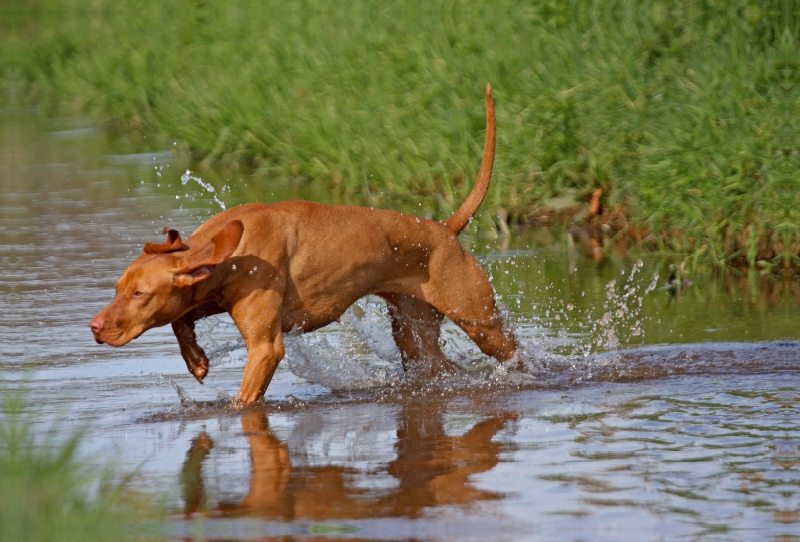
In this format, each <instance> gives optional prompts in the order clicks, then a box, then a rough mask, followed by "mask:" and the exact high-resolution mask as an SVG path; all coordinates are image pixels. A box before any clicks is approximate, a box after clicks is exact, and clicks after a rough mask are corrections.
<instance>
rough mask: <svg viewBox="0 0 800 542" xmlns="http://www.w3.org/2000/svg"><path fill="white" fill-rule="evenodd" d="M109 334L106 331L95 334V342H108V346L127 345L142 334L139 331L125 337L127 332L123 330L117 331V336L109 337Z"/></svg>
mask: <svg viewBox="0 0 800 542" xmlns="http://www.w3.org/2000/svg"><path fill="white" fill-rule="evenodd" d="M108 335H109V334H108V333H106V332H100V333H95V334H94V342H96V343H97V344H107V345H108V346H113V347H115V348H119V347H120V346H125V345H126V344H128V343H129V342H131V341H132V340H133V339H135V338H136V337H138V336H139V335H141V333H137V334H136V335H134V336H133V337H125V334H124V333H122V332H119V333H116V336H115V337H109V336H108Z"/></svg>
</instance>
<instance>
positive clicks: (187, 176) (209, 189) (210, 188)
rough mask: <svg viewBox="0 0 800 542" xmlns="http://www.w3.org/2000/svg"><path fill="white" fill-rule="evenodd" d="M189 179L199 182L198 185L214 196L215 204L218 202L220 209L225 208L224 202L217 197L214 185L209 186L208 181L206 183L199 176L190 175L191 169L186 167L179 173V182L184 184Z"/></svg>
mask: <svg viewBox="0 0 800 542" xmlns="http://www.w3.org/2000/svg"><path fill="white" fill-rule="evenodd" d="M189 181H194V182H196V183H197V184H199V185H200V186H202V187H203V188H205V189H206V192H208V193H210V194H211V195H212V197H213V198H214V201H216V202H217V204H219V206H220V207H221V208H222V210H223V211H224V210H225V208H226V207H225V203H224V202H223V201H222V200H221V199H219V196H218V195H217V191H216V190H214V187H213V186H211V184H210V183H207V182H205V181H203V179H201V178H199V177H195V176H194V175H192V171H191V170H189V169H187V170H186V173H184V174H183V175H181V184H182V185H184V186H185V185H186V184H187V183H188V182H189Z"/></svg>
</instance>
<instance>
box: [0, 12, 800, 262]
mask: <svg viewBox="0 0 800 542" xmlns="http://www.w3.org/2000/svg"><path fill="white" fill-rule="evenodd" d="M26 6H27V7H26V8H24V9H22V10H21V11H20V12H18V13H16V15H15V17H14V18H13V20H14V21H15V22H14V23H12V24H11V26H12V31H11V32H6V33H5V35H6V37H5V38H2V39H4V41H6V44H7V45H8V47H5V48H4V49H5V50H7V51H11V50H13V51H16V58H17V60H15V59H14V57H13V54H14V53H11V55H12V56H11V57H9V56H5V55H4V57H0V59H2V62H3V64H4V66H3V67H2V68H0V69H2V74H3V86H2V88H3V89H6V92H5V93H4V95H5V96H6V97H9V96H13V97H14V99H15V100H16V101H17V103H26V104H39V105H41V106H42V111H43V114H46V115H55V114H81V115H83V114H88V115H91V116H94V117H96V118H99V119H102V120H103V121H104V122H105V123H106V124H107V126H108V127H109V128H110V129H111V130H113V131H116V132H118V133H120V134H122V135H123V136H124V137H128V138H136V137H139V136H141V135H147V136H149V137H150V139H151V140H152V138H153V137H160V138H161V140H162V141H163V142H164V144H165V145H166V144H169V145H170V146H171V145H172V143H173V142H175V143H177V144H178V146H179V148H185V149H188V150H189V151H190V152H191V153H192V155H193V157H194V158H195V159H196V160H197V161H198V162H200V164H201V165H202V167H208V168H211V169H213V170H214V171H216V172H218V173H219V174H221V175H223V176H224V177H226V178H227V177H230V178H236V177H239V176H241V174H242V173H243V172H247V173H248V174H249V173H253V174H254V177H255V178H254V180H253V181H251V182H249V183H248V184H249V185H250V186H251V187H252V186H254V185H257V184H258V181H259V180H261V181H262V182H264V183H268V182H280V183H284V184H291V183H295V184H298V185H303V186H313V187H315V188H316V189H317V190H321V191H324V192H326V193H327V194H329V195H330V199H331V200H333V201H354V202H358V203H367V204H370V205H380V206H383V207H397V208H407V207H409V206H413V207H415V208H418V209H419V210H420V212H421V213H422V214H428V215H430V216H432V217H434V218H444V217H446V216H448V215H449V214H450V213H451V212H452V211H453V210H454V209H455V208H456V207H457V206H458V205H459V203H460V202H461V201H462V200H463V198H464V197H465V195H466V193H467V192H468V191H469V188H470V187H471V185H472V182H473V179H474V177H475V175H476V173H477V169H478V165H479V162H480V154H481V147H482V139H483V129H484V109H483V101H482V88H483V86H484V84H485V82H486V81H487V80H490V81H491V82H492V85H493V88H494V95H495V99H496V106H497V125H498V146H497V149H498V150H497V160H496V165H495V177H494V185H493V189H492V190H491V191H490V194H489V197H488V198H487V203H486V204H484V206H483V208H482V211H481V213H480V214H479V216H478V220H477V221H476V222H475V224H474V226H473V227H474V228H478V229H481V228H483V229H493V228H495V220H496V216H497V213H498V211H500V210H501V209H502V212H501V216H507V217H508V220H509V221H510V222H511V223H522V224H524V223H531V222H533V221H536V219H537V217H539V218H541V217H542V216H545V217H546V218H547V219H548V220H549V218H548V217H552V216H555V215H558V214H559V213H558V212H556V211H554V210H553V209H552V207H553V206H552V205H549V204H548V201H552V198H554V197H561V198H562V201H566V202H567V203H570V202H573V203H574V204H576V205H580V204H585V203H586V202H587V201H588V200H589V198H590V195H591V194H592V193H593V192H594V191H595V190H596V189H597V188H603V189H604V192H603V198H602V200H601V203H602V206H601V208H602V210H603V213H604V215H605V216H606V218H605V219H603V218H602V215H601V217H595V218H594V219H592V220H593V221H594V222H593V223H592V224H594V226H601V225H602V222H603V220H605V223H606V224H608V226H609V227H610V229H609V228H608V227H606V228H604V229H602V231H604V232H606V233H604V234H603V237H602V242H603V243H606V244H614V243H617V242H621V243H622V244H624V245H625V246H627V247H631V248H634V249H642V250H644V249H647V250H654V251H660V252H665V253H678V254H681V255H682V257H683V258H685V259H687V261H690V262H700V261H703V262H710V263H711V264H713V265H714V266H720V267H726V266H729V265H732V264H737V263H739V264H745V265H748V266H760V268H762V269H767V270H768V269H772V268H789V267H796V266H797V265H798V263H799V262H800V260H798V247H800V233H799V231H800V215H799V214H798V211H797V205H796V195H797V194H798V192H800V177H799V176H798V171H799V170H800V151H798V146H797V139H796V137H795V134H796V133H798V124H799V123H800V122H799V121H798V116H797V114H796V112H797V111H798V110H800V107H799V106H800V94H798V80H799V79H800V76H799V75H798V61H797V59H798V58H800V54H799V53H800V45H798V44H799V43H800V39H799V37H800V26H799V25H800V23H798V21H800V11H799V10H798V8H797V7H796V6H795V3H794V2H793V1H790V0H759V1H756V2H752V1H751V0H733V1H730V2H713V1H711V0H704V1H695V0H641V1H633V0H611V1H609V2H598V1H596V0H566V1H552V0H540V1H538V2H525V1H521V0H497V1H495V2H490V3H488V2H487V3H475V2H469V1H466V0H432V1H430V2H413V1H409V0H403V1H398V2H390V3H387V2H382V1H379V0H347V1H344V2H323V1H321V0H300V1H296V2H289V3H287V2H276V1H273V0H264V1H256V0H240V1H236V2H232V1H225V0H207V1H202V2H201V1H197V0H159V1H155V0H121V1H120V0H114V1H112V0H96V1H94V2H91V3H76V2H70V1H67V0H31V1H30V2H28V3H26ZM9 89H11V90H9ZM234 190H235V188H234ZM568 206H569V205H568ZM567 214H569V213H567ZM575 220H576V221H578V222H579V221H580V220H579V218H575ZM590 226H591V224H588V223H587V224H583V225H582V227H590ZM598 231H600V230H598Z"/></svg>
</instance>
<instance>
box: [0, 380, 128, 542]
mask: <svg viewBox="0 0 800 542" xmlns="http://www.w3.org/2000/svg"><path fill="white" fill-rule="evenodd" d="M0 395H1V396H0V401H1V402H2V403H1V404H0V540H3V541H4V542H22V541H25V542H40V541H41V542H73V541H74V542H86V541H88V540H91V541H97V542H103V541H106V540H108V541H114V542H120V541H122V542H124V541H127V540H142V538H141V537H134V536H133V532H132V531H133V529H132V526H133V521H132V520H133V519H135V514H136V511H137V507H136V506H131V505H132V504H133V501H132V500H130V499H128V498H127V496H126V493H125V492H124V491H122V490H120V486H119V485H118V484H113V483H112V484H109V483H105V484H104V483H101V484H100V488H99V489H98V490H95V491H91V488H92V487H93V485H95V484H96V483H97V476H98V473H97V470H96V466H90V465H88V464H85V463H83V462H81V461H80V460H79V459H78V458H77V456H76V449H77V447H78V444H79V443H80V441H81V438H82V434H81V433H80V432H73V433H71V434H70V435H68V436H67V437H66V438H64V435H63V434H60V433H61V431H60V430H59V427H58V426H57V425H56V426H53V428H52V429H51V431H50V433H49V434H48V435H44V436H43V435H38V436H37V435H34V433H33V427H35V422H36V421H37V420H36V415H35V414H32V413H31V412H30V407H26V405H25V404H24V394H23V393H22V392H12V391H9V390H3V391H2V392H0ZM138 510H141V507H138Z"/></svg>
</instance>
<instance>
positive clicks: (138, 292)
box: [131, 290, 144, 297]
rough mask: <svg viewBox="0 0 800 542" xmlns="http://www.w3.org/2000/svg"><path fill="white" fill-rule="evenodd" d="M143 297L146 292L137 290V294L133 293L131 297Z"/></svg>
mask: <svg viewBox="0 0 800 542" xmlns="http://www.w3.org/2000/svg"><path fill="white" fill-rule="evenodd" d="M143 295H144V292H140V291H139V290H136V291H135V292H133V295H132V296H131V297H142V296H143Z"/></svg>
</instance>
